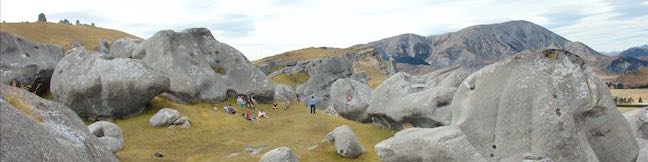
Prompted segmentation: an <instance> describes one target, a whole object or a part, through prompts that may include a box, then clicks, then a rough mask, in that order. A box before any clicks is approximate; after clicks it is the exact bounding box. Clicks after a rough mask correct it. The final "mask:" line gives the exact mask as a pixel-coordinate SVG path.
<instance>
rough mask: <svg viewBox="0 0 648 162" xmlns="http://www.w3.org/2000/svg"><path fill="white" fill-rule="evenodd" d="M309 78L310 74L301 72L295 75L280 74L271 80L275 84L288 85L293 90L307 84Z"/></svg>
mask: <svg viewBox="0 0 648 162" xmlns="http://www.w3.org/2000/svg"><path fill="white" fill-rule="evenodd" d="M309 77H310V76H308V73H306V72H299V73H297V74H294V75H287V74H279V75H277V76H273V77H272V78H270V80H272V82H275V83H281V84H286V85H289V86H292V87H293V88H296V87H297V86H298V85H300V84H304V83H306V81H308V78H309Z"/></svg>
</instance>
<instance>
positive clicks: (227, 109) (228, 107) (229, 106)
mask: <svg viewBox="0 0 648 162" xmlns="http://www.w3.org/2000/svg"><path fill="white" fill-rule="evenodd" d="M223 110H225V113H228V114H236V109H235V108H234V107H233V106H232V104H227V105H225V107H224V108H223Z"/></svg>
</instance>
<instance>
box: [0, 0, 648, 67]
mask: <svg viewBox="0 0 648 162" xmlns="http://www.w3.org/2000/svg"><path fill="white" fill-rule="evenodd" d="M40 12H44V13H45V14H46V15H47V18H48V20H49V21H50V22H58V20H60V19H64V18H67V19H69V20H70V21H72V22H73V21H74V20H76V19H79V20H81V22H83V23H90V22H94V23H96V24H97V25H98V26H100V27H106V28H112V29H117V30H121V31H125V32H128V33H131V34H134V35H137V36H139V37H142V38H148V37H150V36H151V35H153V34H155V32H157V31H159V30H166V29H173V30H176V31H179V30H182V29H185V28H190V27H206V28H209V29H210V30H211V31H212V33H213V34H214V37H216V39H217V40H219V41H221V42H225V43H228V44H230V45H232V46H234V47H236V48H237V49H239V50H240V51H241V52H243V53H244V54H245V55H246V56H247V57H248V58H250V59H251V60H255V59H259V58H262V57H266V56H269V55H273V54H278V53H281V52H285V51H288V50H294V49H299V48H305V47H319V46H329V47H348V46H352V45H355V44H360V43H367V42H370V41H375V40H378V39H381V38H386V37H390V36H394V35H398V34H402V33H415V34H419V35H426V36H427V35H432V34H441V33H445V32H452V31H456V30H459V29H461V28H464V27H468V26H471V25H477V24H490V23H500V22H504V21H510V20H528V21H531V22H534V23H537V24H539V25H542V26H544V27H546V28H548V29H550V30H552V31H554V32H556V33H558V34H560V35H562V36H564V37H565V38H567V39H570V40H572V41H579V42H583V43H585V44H587V45H588V46H590V47H592V48H593V49H595V50H598V51H620V50H624V49H627V48H629V47H632V46H638V45H643V44H648V0H546V1H542V2H537V1H504V0H482V1H457V0H452V1H450V0H433V1H430V0H401V1H394V0H391V1H386V0H354V1H348V0H347V1H343V0H329V1H315V0H274V1H269V0H246V1H215V0H198V1H179V0H156V1H132V0H111V1H99V0H85V1H74V0H60V1H55V0H52V1H36V0H2V1H0V19H1V20H2V21H8V22H15V21H34V20H35V19H36V17H37V14H38V13H40Z"/></svg>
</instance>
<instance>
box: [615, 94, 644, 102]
mask: <svg viewBox="0 0 648 162" xmlns="http://www.w3.org/2000/svg"><path fill="white" fill-rule="evenodd" d="M634 102H635V99H634V98H632V97H627V98H626V97H617V96H614V103H616V104H628V103H630V104H631V103H634ZM637 103H643V98H641V97H639V99H638V100H637Z"/></svg>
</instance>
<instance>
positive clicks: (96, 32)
mask: <svg viewBox="0 0 648 162" xmlns="http://www.w3.org/2000/svg"><path fill="white" fill-rule="evenodd" d="M0 30H2V31H6V32H9V33H13V34H16V35H20V36H22V37H24V38H25V39H28V40H31V41H36V42H41V43H52V44H57V45H59V46H61V47H63V48H64V49H65V50H68V49H70V47H71V46H72V44H73V43H74V42H76V41H77V40H79V41H82V42H83V46H84V47H85V48H86V49H91V50H96V49H98V48H97V46H98V45H99V41H101V40H102V39H103V40H107V41H113V40H115V39H119V38H123V37H130V38H138V37H136V36H133V35H130V34H128V33H125V32H121V31H117V30H112V29H106V28H100V27H90V26H82V25H65V24H57V23H2V24H0Z"/></svg>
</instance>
